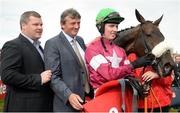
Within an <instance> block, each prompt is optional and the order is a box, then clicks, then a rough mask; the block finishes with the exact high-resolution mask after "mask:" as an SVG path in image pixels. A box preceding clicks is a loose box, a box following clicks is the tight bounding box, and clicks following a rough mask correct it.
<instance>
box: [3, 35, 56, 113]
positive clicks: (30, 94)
mask: <svg viewBox="0 0 180 113" xmlns="http://www.w3.org/2000/svg"><path fill="white" fill-rule="evenodd" d="M1 60H2V61H1V79H2V81H3V83H4V84H6V85H7V94H6V97H5V107H4V111H24V112H25V111H29V112H30V111H52V97H53V94H52V91H51V89H50V86H49V84H48V83H47V84H44V85H41V77H40V73H41V72H43V71H44V63H43V60H42V58H41V56H40V54H39V53H38V51H37V50H36V48H35V47H34V46H33V44H32V43H31V42H30V41H29V40H28V39H26V38H25V37H23V36H22V35H21V34H20V35H19V37H18V38H16V39H14V40H12V41H9V42H7V43H5V44H4V46H3V48H2V53H1Z"/></svg>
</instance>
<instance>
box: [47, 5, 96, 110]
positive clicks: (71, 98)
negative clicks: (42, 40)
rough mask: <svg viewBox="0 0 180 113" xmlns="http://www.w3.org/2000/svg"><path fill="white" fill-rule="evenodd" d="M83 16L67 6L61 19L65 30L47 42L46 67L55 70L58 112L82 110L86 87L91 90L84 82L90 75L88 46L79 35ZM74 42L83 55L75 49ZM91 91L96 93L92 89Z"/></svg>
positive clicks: (54, 85) (55, 102) (87, 90)
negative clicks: (87, 66)
mask: <svg viewBox="0 0 180 113" xmlns="http://www.w3.org/2000/svg"><path fill="white" fill-rule="evenodd" d="M80 19H81V16H80V14H79V13H78V12H77V11H76V10H75V9H72V8H70V9H67V10H65V11H64V12H63V13H62V15H61V21H60V23H61V29H62V31H61V32H60V34H58V35H57V36H55V37H53V38H51V39H49V40H48V41H47V42H46V44H45V51H44V56H45V67H46V69H50V70H51V71H52V78H51V87H52V89H53V91H54V102H53V110H54V111H55V112H74V111H80V110H81V109H83V106H82V103H84V102H85V91H86V93H87V94H88V93H89V94H90V92H91V91H89V89H88V88H89V87H88V88H85V82H84V80H85V78H87V76H86V75H87V73H86V72H85V66H83V64H84V63H85V62H84V61H85V60H84V50H85V48H86V47H85V44H84V41H83V39H82V38H81V37H79V36H77V33H78V31H79V28H80ZM74 42H76V47H77V48H78V50H79V53H80V57H81V58H79V56H78V54H77V53H76V51H75V48H74V46H73V45H74ZM80 59H81V60H80ZM82 60H83V61H82ZM81 61H82V62H81ZM85 73H86V74H85ZM86 84H87V82H86ZM88 85H89V83H88ZM85 89H86V90H85ZM91 94H92V95H93V93H92V92H91Z"/></svg>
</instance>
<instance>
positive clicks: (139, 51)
mask: <svg viewBox="0 0 180 113" xmlns="http://www.w3.org/2000/svg"><path fill="white" fill-rule="evenodd" d="M135 14H136V18H137V20H138V21H139V22H140V24H138V25H137V26H135V27H131V28H128V29H124V30H121V31H118V33H117V37H116V39H115V40H114V43H115V44H117V45H118V46H120V47H122V48H124V49H125V51H126V53H127V55H129V54H130V53H136V55H137V56H138V57H141V56H144V55H149V57H153V56H154V58H153V59H154V60H153V62H152V67H153V68H154V69H155V71H156V72H157V73H158V74H159V75H160V76H161V77H165V76H167V75H170V73H171V72H172V70H173V65H174V61H173V58H172V56H171V52H172V48H171V46H170V44H169V43H168V42H167V41H165V37H164V36H163V34H162V33H161V31H160V29H159V28H158V26H159V23H160V22H161V20H162V18H163V15H162V16H161V17H160V18H159V19H157V20H156V21H154V22H153V21H149V20H145V19H144V17H143V16H142V15H141V14H140V13H139V11H138V10H137V9H136V10H135ZM150 54H151V55H150ZM152 54H153V55H152Z"/></svg>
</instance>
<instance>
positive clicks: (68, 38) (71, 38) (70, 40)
mask: <svg viewBox="0 0 180 113" xmlns="http://www.w3.org/2000/svg"><path fill="white" fill-rule="evenodd" d="M62 32H63V34H64V35H65V37H66V39H67V40H68V41H69V43H71V42H72V40H73V39H76V36H75V37H74V38H73V37H71V36H69V35H68V34H66V33H65V32H64V31H63V30H62Z"/></svg>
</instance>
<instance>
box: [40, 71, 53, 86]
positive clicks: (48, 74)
mask: <svg viewBox="0 0 180 113" xmlns="http://www.w3.org/2000/svg"><path fill="white" fill-rule="evenodd" d="M51 76H52V72H51V70H46V71H43V72H42V73H41V82H42V84H44V83H47V82H48V81H50V80H51Z"/></svg>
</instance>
